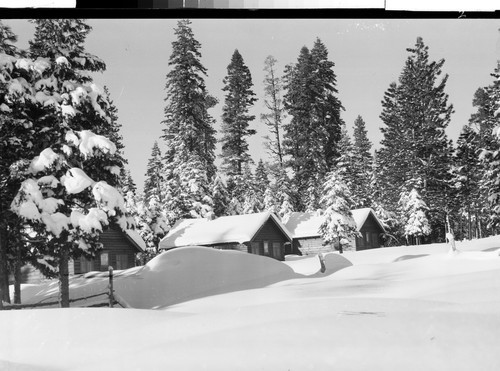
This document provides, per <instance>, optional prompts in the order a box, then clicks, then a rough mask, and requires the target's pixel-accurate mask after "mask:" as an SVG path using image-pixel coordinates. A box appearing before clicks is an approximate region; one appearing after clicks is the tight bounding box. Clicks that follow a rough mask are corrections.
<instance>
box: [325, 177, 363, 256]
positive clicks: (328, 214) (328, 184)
mask: <svg viewBox="0 0 500 371" xmlns="http://www.w3.org/2000/svg"><path fill="white" fill-rule="evenodd" d="M344 177H345V174H344V173H343V171H342V170H338V169H334V170H332V171H330V172H329V173H328V175H327V177H326V179H325V182H324V184H323V197H322V198H321V202H322V206H323V210H324V212H323V216H324V222H323V223H322V224H321V226H320V228H319V233H320V235H321V237H322V238H323V244H324V245H331V246H333V245H334V244H337V246H338V250H339V251H340V253H342V252H343V245H345V244H346V242H347V241H348V240H350V239H352V238H353V237H356V236H357V235H358V232H357V229H356V223H355V221H354V219H353V217H352V213H351V209H352V204H353V202H352V199H351V193H350V191H349V189H348V188H347V186H346V184H345V180H344V179H345V178H344ZM346 240H347V241H346Z"/></svg>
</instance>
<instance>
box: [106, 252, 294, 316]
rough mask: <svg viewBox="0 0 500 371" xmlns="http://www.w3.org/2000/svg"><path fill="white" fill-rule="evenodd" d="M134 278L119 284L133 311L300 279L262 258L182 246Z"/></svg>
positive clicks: (270, 260)
mask: <svg viewBox="0 0 500 371" xmlns="http://www.w3.org/2000/svg"><path fill="white" fill-rule="evenodd" d="M135 277H136V279H135V278H131V279H126V280H119V281H117V282H116V285H115V287H116V290H117V291H118V292H119V293H120V295H121V296H122V297H123V298H124V299H125V300H126V301H127V303H129V304H130V305H131V306H132V307H134V308H161V307H166V306H169V305H172V304H176V303H180V302H182V301H186V300H192V299H196V298H200V297H205V296H209V295H216V294H222V293H226V292H231V291H238V290H245V289H250V288H256V287H263V286H267V285H270V284H272V283H275V282H279V281H283V280H288V279H292V278H298V277H301V276H299V275H297V274H296V273H294V272H293V270H292V269H291V268H289V267H288V266H286V265H284V264H283V263H281V262H279V261H277V260H274V259H270V258H267V257H263V256H259V255H253V254H247V253H242V252H239V251H229V250H214V249H211V248H206V247H183V248H177V249H173V250H170V251H167V252H165V253H162V254H160V255H159V256H157V257H156V258H154V259H153V260H151V261H150V262H149V263H148V264H147V265H146V266H145V267H144V268H143V269H142V270H141V272H140V275H137V276H135Z"/></svg>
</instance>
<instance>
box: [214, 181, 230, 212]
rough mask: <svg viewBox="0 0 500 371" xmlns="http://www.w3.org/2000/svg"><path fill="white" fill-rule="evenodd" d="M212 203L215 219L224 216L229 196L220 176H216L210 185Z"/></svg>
mask: <svg viewBox="0 0 500 371" xmlns="http://www.w3.org/2000/svg"><path fill="white" fill-rule="evenodd" d="M211 188H212V201H213V209H214V215H215V217H219V216H225V215H228V214H227V207H228V205H229V201H230V199H229V194H228V192H227V186H226V183H225V182H224V180H223V179H222V177H221V175H220V174H218V173H217V174H216V175H215V177H214V180H213V181H212V184H211Z"/></svg>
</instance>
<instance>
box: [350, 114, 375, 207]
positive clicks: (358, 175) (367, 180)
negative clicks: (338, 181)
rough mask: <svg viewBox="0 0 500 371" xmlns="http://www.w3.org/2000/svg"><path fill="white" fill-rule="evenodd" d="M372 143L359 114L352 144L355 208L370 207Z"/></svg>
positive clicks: (355, 123)
mask: <svg viewBox="0 0 500 371" xmlns="http://www.w3.org/2000/svg"><path fill="white" fill-rule="evenodd" d="M371 148H372V144H371V142H370V140H369V139H368V132H367V130H366V125H365V122H364V120H363V118H362V117H361V116H358V117H357V118H356V120H355V121H354V140H353V145H352V167H353V171H352V173H353V176H354V182H353V184H352V185H353V187H352V195H353V199H354V203H355V204H354V206H355V208H363V207H372V189H371V186H370V185H371V181H372V176H373V155H372V154H371Z"/></svg>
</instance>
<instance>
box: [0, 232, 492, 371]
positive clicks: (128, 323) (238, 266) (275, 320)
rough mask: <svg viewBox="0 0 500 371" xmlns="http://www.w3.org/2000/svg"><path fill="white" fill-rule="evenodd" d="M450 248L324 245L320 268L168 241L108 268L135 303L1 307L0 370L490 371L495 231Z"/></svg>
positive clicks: (89, 290)
mask: <svg viewBox="0 0 500 371" xmlns="http://www.w3.org/2000/svg"><path fill="white" fill-rule="evenodd" d="M457 247H458V248H459V249H460V250H461V252H460V253H458V254H449V253H448V249H449V246H447V245H445V244H442V245H424V246H415V247H398V248H384V249H377V250H369V251H363V252H346V253H345V254H344V255H343V256H340V255H337V254H328V255H326V257H325V262H326V272H325V273H321V272H320V271H319V270H320V263H319V259H318V258H317V257H310V258H293V257H291V258H290V259H289V260H288V261H287V262H285V263H282V262H278V261H275V260H272V259H268V258H264V257H260V256H255V255H251V254H244V253H239V252H228V251H215V250H210V249H206V248H185V249H177V250H172V251H169V252H168V253H165V254H163V255H161V256H159V257H157V258H156V259H154V260H153V261H151V262H150V263H149V264H148V265H146V266H145V267H143V268H134V269H130V270H127V271H122V272H120V274H118V275H117V277H116V280H115V281H116V282H115V288H116V291H117V292H118V293H119V294H120V295H121V296H122V297H123V299H124V300H126V301H127V302H128V303H129V304H130V305H131V306H132V307H134V308H138V309H109V308H102V309H96V308H85V309H84V308H71V309H37V310H22V311H3V312H0V329H1V331H0V370H101V369H107V370H273V371H276V370H284V371H286V370H333V369H335V370H454V371H455V370H472V369H475V370H499V369H500V353H499V352H498V349H499V348H498V347H499V345H500V256H499V250H500V237H494V238H488V239H483V240H476V241H471V242H464V243H457ZM106 285H107V279H106V278H105V277H102V276H99V275H89V276H88V277H87V278H84V277H80V278H75V279H73V280H72V282H71V293H72V296H74V297H81V296H84V295H91V294H93V293H97V292H101V291H105V290H106ZM22 294H23V302H25V303H33V302H39V301H41V300H46V301H47V300H51V297H52V296H54V295H55V296H57V283H55V282H47V283H46V284H42V285H34V286H24V287H23V292H22ZM139 308H140V309H139ZM153 308H155V309H156V310H151V309H153Z"/></svg>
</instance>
